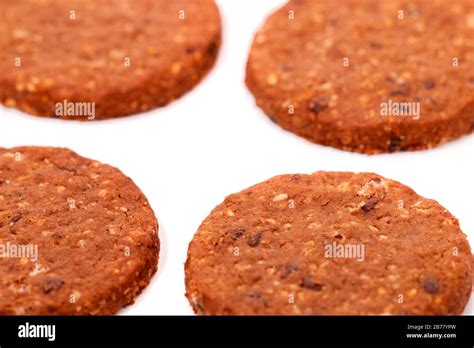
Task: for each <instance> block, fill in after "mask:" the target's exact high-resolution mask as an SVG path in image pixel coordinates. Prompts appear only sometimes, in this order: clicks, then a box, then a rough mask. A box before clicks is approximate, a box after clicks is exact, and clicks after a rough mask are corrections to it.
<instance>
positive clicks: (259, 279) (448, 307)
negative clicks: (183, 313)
mask: <svg viewBox="0 0 474 348" xmlns="http://www.w3.org/2000/svg"><path fill="white" fill-rule="evenodd" d="M185 268H186V289H187V293H186V296H187V297H188V299H189V301H190V303H191V305H192V307H193V309H194V311H195V312H196V313H198V314H209V315H227V314H228V315H254V314H256V315H348V314H351V315H369V314H374V315H378V314H413V315H421V314H423V315H431V314H437V315H445V314H459V313H461V312H462V310H463V308H464V306H465V305H466V303H467V301H468V298H469V295H470V293H471V272H472V271H471V250H470V247H469V244H468V242H467V240H466V236H465V235H464V234H463V233H462V231H461V229H460V228H459V223H458V221H457V219H456V218H455V217H453V216H452V215H451V214H450V213H449V212H448V211H447V210H446V209H444V208H443V207H442V206H440V205H439V204H438V203H437V202H436V201H433V200H430V199H426V198H423V197H420V196H419V195H417V194H416V193H415V192H414V191H413V190H411V189H410V188H408V187H406V186H404V185H402V184H400V183H398V182H396V181H392V180H389V179H385V178H383V177H381V176H379V175H376V174H371V173H361V174H354V173H341V172H317V173H314V174H312V175H282V176H277V177H274V178H272V179H270V180H268V181H265V182H263V183H260V184H258V185H255V186H252V187H250V188H248V189H246V190H244V191H242V192H239V193H236V194H233V195H230V196H229V197H227V198H226V199H225V201H224V202H223V203H222V204H220V205H219V206H217V207H216V208H215V209H214V210H213V211H212V212H211V214H210V215H209V216H208V217H207V218H206V219H205V221H204V222H203V223H202V225H201V226H200V228H199V230H198V231H197V233H196V235H195V236H194V239H193V240H192V242H191V244H190V246H189V250H188V259H187V262H186V267H185Z"/></svg>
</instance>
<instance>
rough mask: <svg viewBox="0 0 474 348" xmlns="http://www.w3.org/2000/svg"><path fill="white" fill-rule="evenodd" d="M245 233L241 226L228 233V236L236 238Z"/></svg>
mask: <svg viewBox="0 0 474 348" xmlns="http://www.w3.org/2000/svg"><path fill="white" fill-rule="evenodd" d="M244 233H245V230H244V229H243V228H238V229H236V230H234V231H232V232H231V233H230V236H231V238H232V239H234V240H237V239H239V238H240V237H242V236H243V235H244Z"/></svg>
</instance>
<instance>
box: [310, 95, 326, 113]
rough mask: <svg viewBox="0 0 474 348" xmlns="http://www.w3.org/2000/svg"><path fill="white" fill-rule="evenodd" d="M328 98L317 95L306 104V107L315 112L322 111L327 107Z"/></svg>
mask: <svg viewBox="0 0 474 348" xmlns="http://www.w3.org/2000/svg"><path fill="white" fill-rule="evenodd" d="M328 105H329V104H328V100H327V98H326V97H324V96H319V97H317V98H314V99H313V100H311V101H310V102H309V104H308V109H309V110H310V111H312V112H314V113H316V114H319V113H320V112H322V111H324V110H326V109H327V107H328Z"/></svg>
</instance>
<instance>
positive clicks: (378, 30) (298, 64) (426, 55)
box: [246, 0, 474, 154]
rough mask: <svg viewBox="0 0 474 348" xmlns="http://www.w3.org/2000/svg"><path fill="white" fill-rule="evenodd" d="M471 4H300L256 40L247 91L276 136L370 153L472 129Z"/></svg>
mask: <svg viewBox="0 0 474 348" xmlns="http://www.w3.org/2000/svg"><path fill="white" fill-rule="evenodd" d="M473 38H474V3H473V2H472V1H468V0H460V1H444V0H434V1H431V0H430V1H428V0H414V1H411V0H410V1H406V0H394V1H378V0H367V1H359V0H345V1H323V0H301V1H290V2H289V3H287V4H286V5H285V6H283V7H282V8H280V9H279V10H277V11H276V12H275V13H274V14H272V15H271V16H270V17H269V18H268V19H267V21H266V22H265V24H264V25H263V27H262V28H261V29H260V30H259V31H258V32H257V34H256V36H255V39H254V42H253V45H252V48H251V50H250V54H249V58H248V63H247V76H246V83H247V86H248V88H249V89H250V91H251V92H252V93H253V95H254V96H255V99H256V102H257V104H258V105H259V106H260V107H261V108H262V109H263V111H264V112H265V113H266V114H268V115H269V116H270V118H271V119H272V120H273V121H274V122H276V123H277V124H278V125H280V126H281V127H282V128H284V129H286V130H289V131H291V132H293V133H295V134H298V135H300V136H302V137H304V138H306V139H308V140H310V141H312V142H315V143H318V144H323V145H329V146H332V147H336V148H339V149H343V150H349V151H355V152H361V153H367V154H374V153H384V152H396V151H406V150H421V149H427V148H432V147H434V146H437V145H439V144H442V143H445V142H447V141H449V140H453V139H456V138H458V137H461V136H463V135H465V134H469V133H472V131H473V125H474V39H473Z"/></svg>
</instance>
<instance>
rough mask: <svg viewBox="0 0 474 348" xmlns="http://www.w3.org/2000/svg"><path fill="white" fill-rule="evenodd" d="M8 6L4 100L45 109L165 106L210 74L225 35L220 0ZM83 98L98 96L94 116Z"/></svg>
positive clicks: (9, 0)
mask: <svg viewBox="0 0 474 348" xmlns="http://www.w3.org/2000/svg"><path fill="white" fill-rule="evenodd" d="M0 4H1V7H2V11H0V47H1V49H0V95H1V101H2V103H3V104H4V105H5V106H8V107H15V108H18V109H20V110H22V111H25V112H27V113H29V114H33V115H38V116H52V117H60V118H62V119H78V120H88V119H89V120H90V119H104V118H112V117H119V116H125V115H130V114H135V113H139V112H143V111H147V110H151V109H153V108H156V107H159V106H163V105H165V104H167V103H169V102H170V101H172V100H174V99H176V98H178V97H180V96H181V95H182V94H184V93H185V92H187V91H189V90H190V89H191V88H192V87H193V86H195V85H196V84H197V83H198V82H199V81H200V80H201V79H202V77H203V76H204V75H205V74H206V72H207V71H208V70H209V69H210V68H211V66H212V65H213V64H214V61H215V59H216V56H217V53H218V49H219V46H220V41H221V23H220V15H219V11H218V9H217V6H216V4H215V3H214V0H200V1H185V0H177V1H168V0H140V1H132V0H121V1H117V2H114V1H106V0H99V1H95V0H94V1H92V0H71V1H54V0H42V1H34V0H1V1H0ZM64 101H66V103H65V102H64ZM67 103H77V104H75V105H74V106H75V107H76V108H74V106H71V107H69V105H72V104H67ZM81 103H95V104H94V108H95V110H94V111H95V115H94V117H92V116H90V114H89V113H88V114H86V112H81V111H82V110H81V109H83V108H85V107H86V105H82V104H81ZM61 104H63V105H65V106H61ZM87 107H89V105H87Z"/></svg>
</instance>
